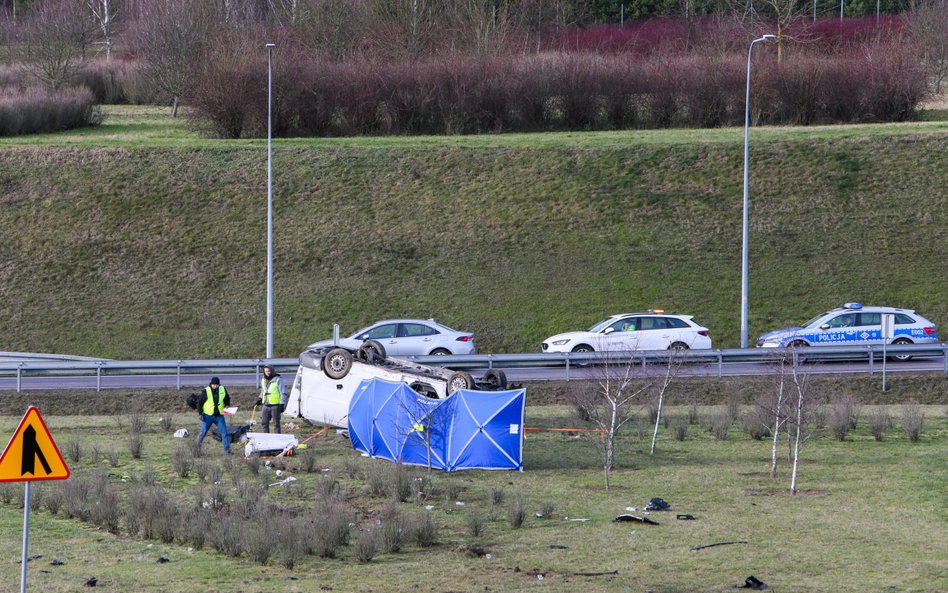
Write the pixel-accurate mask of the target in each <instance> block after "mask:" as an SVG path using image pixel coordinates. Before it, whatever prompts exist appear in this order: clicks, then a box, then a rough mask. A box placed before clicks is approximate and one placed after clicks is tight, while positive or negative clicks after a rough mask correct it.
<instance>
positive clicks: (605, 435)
mask: <svg viewBox="0 0 948 593" xmlns="http://www.w3.org/2000/svg"><path fill="white" fill-rule="evenodd" d="M623 360H624V364H615V359H614V358H612V359H610V356H609V355H608V354H604V356H603V359H602V362H603V366H602V367H601V373H600V376H599V378H598V379H596V380H595V381H583V382H577V383H575V384H574V386H573V388H572V390H571V391H570V394H569V398H570V400H571V403H572V404H573V407H574V408H575V409H576V411H577V412H578V414H579V416H580V418H581V419H583V420H588V421H589V422H590V423H592V425H593V426H594V427H595V434H593V435H590V441H591V442H592V443H594V444H595V446H596V447H597V448H598V450H599V452H600V455H601V459H602V473H603V481H604V484H605V488H606V490H609V476H610V473H611V472H612V468H613V467H615V460H616V438H617V436H618V435H619V433H620V431H621V430H622V429H623V428H624V427H625V426H626V424H628V423H629V422H630V421H631V420H632V419H633V418H634V417H635V410H634V406H635V404H636V403H638V402H639V401H640V400H641V399H642V397H643V395H644V394H645V393H646V392H647V391H648V388H649V384H648V383H647V382H646V381H643V380H642V379H641V378H640V377H637V376H636V374H637V373H636V366H635V364H634V358H633V357H629V358H628V359H623Z"/></svg>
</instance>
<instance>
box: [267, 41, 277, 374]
mask: <svg viewBox="0 0 948 593" xmlns="http://www.w3.org/2000/svg"><path fill="white" fill-rule="evenodd" d="M274 47H276V44H275V43H268V44H267V358H273V48H274Z"/></svg>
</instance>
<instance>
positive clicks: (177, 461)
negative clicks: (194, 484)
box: [171, 445, 194, 478]
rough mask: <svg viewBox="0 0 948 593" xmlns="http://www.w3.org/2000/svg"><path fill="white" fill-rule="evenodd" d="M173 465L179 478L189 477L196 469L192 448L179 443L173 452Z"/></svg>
mask: <svg viewBox="0 0 948 593" xmlns="http://www.w3.org/2000/svg"><path fill="white" fill-rule="evenodd" d="M171 465H172V466H174V471H175V473H176V474H178V477H179V478H187V477H188V476H190V475H191V470H192V469H194V458H193V457H192V456H191V448H190V447H189V446H187V445H178V447H177V448H175V450H174V453H172V454H171Z"/></svg>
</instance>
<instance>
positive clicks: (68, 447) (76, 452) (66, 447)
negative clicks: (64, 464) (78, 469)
mask: <svg viewBox="0 0 948 593" xmlns="http://www.w3.org/2000/svg"><path fill="white" fill-rule="evenodd" d="M63 453H64V454H65V455H66V459H68V460H69V461H71V462H72V463H76V464H78V463H79V462H80V461H81V460H82V453H83V451H82V442H81V441H80V440H79V438H78V437H73V438H71V439H69V440H67V441H65V442H64V443H63Z"/></svg>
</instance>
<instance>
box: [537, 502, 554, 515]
mask: <svg viewBox="0 0 948 593" xmlns="http://www.w3.org/2000/svg"><path fill="white" fill-rule="evenodd" d="M555 512H556V503H555V502H553V501H552V500H544V501H543V502H542V503H540V514H541V515H542V516H543V518H544V519H552V518H553V513H555Z"/></svg>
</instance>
